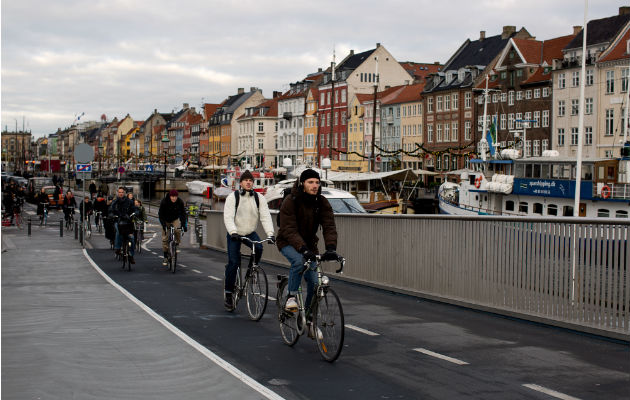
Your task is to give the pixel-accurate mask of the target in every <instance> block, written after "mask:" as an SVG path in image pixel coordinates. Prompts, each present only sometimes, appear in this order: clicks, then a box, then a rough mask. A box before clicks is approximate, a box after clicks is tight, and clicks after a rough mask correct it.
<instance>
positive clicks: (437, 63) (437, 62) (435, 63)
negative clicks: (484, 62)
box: [433, 31, 485, 65]
mask: <svg viewBox="0 0 630 400" xmlns="http://www.w3.org/2000/svg"><path fill="white" fill-rule="evenodd" d="M481 32H482V33H483V34H484V35H485V32H484V31H481ZM484 37H485V36H484ZM433 65H440V62H439V61H436V62H434V63H433Z"/></svg>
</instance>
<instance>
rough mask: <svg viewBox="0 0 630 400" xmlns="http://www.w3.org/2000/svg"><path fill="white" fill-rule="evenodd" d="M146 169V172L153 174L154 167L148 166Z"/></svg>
mask: <svg viewBox="0 0 630 400" xmlns="http://www.w3.org/2000/svg"><path fill="white" fill-rule="evenodd" d="M145 168H146V169H145V171H147V172H153V165H147V166H146V167H145Z"/></svg>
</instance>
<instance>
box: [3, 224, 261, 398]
mask: <svg viewBox="0 0 630 400" xmlns="http://www.w3.org/2000/svg"><path fill="white" fill-rule="evenodd" d="M2 398H3V399H4V398H7V399H9V398H10V399H195V400H196V399H261V398H264V396H263V395H262V394H261V393H258V392H256V391H255V390H254V389H252V388H250V387H249V386H247V385H246V384H245V383H243V382H242V381H241V380H239V379H237V378H235V377H234V376H233V375H232V374H230V373H228V372H227V371H226V370H225V369H223V368H221V367H219V366H218V365H217V364H215V363H214V362H212V361H211V360H209V359H208V358H206V357H205V356H204V355H203V354H201V353H200V352H198V351H197V350H195V349H194V348H193V347H191V346H190V345H189V344H187V343H186V342H184V341H183V340H182V339H180V338H179V337H177V336H176V335H175V334H174V333H172V332H171V331H169V330H168V329H167V328H166V327H164V326H163V325H161V324H160V323H159V322H158V321H156V320H155V319H153V318H152V317H151V316H149V315H148V314H147V313H146V312H145V311H143V310H141V309H140V308H139V306H138V305H136V304H134V303H133V302H132V301H130V300H129V299H128V298H127V297H125V296H124V295H123V294H122V293H121V292H119V291H118V290H117V289H116V288H114V287H113V286H112V285H110V284H109V283H108V282H107V281H106V280H105V279H104V278H103V277H102V276H101V275H99V273H98V272H97V271H96V270H95V269H94V268H93V267H92V265H91V264H90V263H89V262H88V260H87V259H86V258H85V256H84V255H83V252H82V250H81V247H80V245H79V243H78V241H77V240H75V239H74V234H73V233H72V234H71V235H66V234H65V232H64V237H63V238H60V237H59V227H58V224H57V225H56V228H54V227H52V226H51V227H48V228H40V227H39V226H36V225H33V229H32V236H31V237H28V236H27V234H26V228H25V229H24V230H22V231H18V230H17V229H16V228H15V227H8V228H5V227H3V228H2Z"/></svg>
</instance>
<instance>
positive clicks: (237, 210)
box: [223, 171, 275, 311]
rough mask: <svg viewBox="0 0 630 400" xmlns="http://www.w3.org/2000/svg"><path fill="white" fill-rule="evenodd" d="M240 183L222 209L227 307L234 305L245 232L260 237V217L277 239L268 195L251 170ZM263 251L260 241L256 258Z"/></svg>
mask: <svg viewBox="0 0 630 400" xmlns="http://www.w3.org/2000/svg"><path fill="white" fill-rule="evenodd" d="M240 184H241V189H240V190H238V191H236V192H233V193H231V194H230V195H229V196H228V197H227V198H226V199H225V208H224V210H223V222H224V223H225V229H226V230H227V249H228V264H227V266H226V267H225V308H226V309H227V310H228V311H232V310H233V309H234V301H233V298H232V292H233V291H234V283H235V281H236V269H237V267H238V266H239V265H240V264H241V237H242V236H245V237H247V238H249V239H251V240H252V241H259V240H260V237H259V236H258V234H257V233H256V227H257V226H258V220H260V222H261V223H262V226H263V229H264V230H265V232H266V233H267V236H268V237H269V238H270V239H271V243H272V244H273V243H274V242H275V237H274V231H273V222H272V220H271V214H270V213H269V207H267V202H266V201H265V198H264V197H263V196H262V195H259V194H258V193H256V192H255V191H254V190H253V189H252V187H253V186H254V177H253V176H252V173H251V172H249V171H245V172H243V174H242V175H241V179H240ZM237 198H238V200H237ZM262 251H263V247H262V244H257V245H256V260H255V261H256V262H258V261H259V260H260V258H261V257H262Z"/></svg>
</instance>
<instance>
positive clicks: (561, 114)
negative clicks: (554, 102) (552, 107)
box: [558, 100, 565, 117]
mask: <svg viewBox="0 0 630 400" xmlns="http://www.w3.org/2000/svg"><path fill="white" fill-rule="evenodd" d="M564 113H565V106H564V100H558V117H564Z"/></svg>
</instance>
